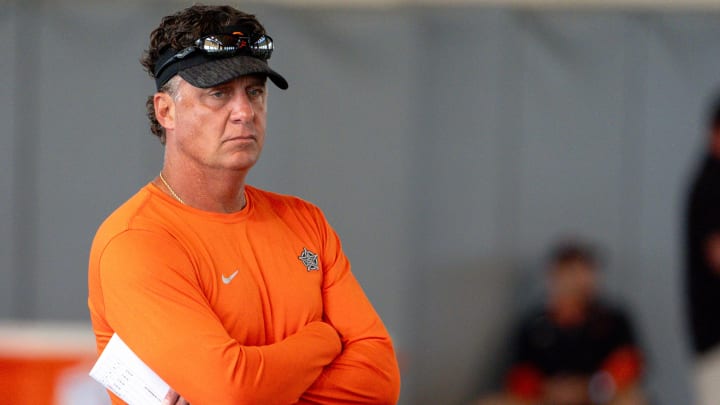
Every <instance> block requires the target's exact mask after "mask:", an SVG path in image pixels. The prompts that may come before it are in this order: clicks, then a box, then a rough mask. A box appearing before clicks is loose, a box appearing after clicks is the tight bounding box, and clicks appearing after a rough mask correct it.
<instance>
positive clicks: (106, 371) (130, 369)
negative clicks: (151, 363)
mask: <svg viewBox="0 0 720 405" xmlns="http://www.w3.org/2000/svg"><path fill="white" fill-rule="evenodd" d="M90 377H92V378H94V379H95V380H96V381H97V382H99V383H100V384H102V385H103V386H105V388H107V389H109V390H110V391H112V393H113V394H115V395H117V396H118V397H120V399H122V400H123V401H125V402H127V403H128V405H156V404H157V405H160V403H161V402H162V400H163V398H165V395H166V394H167V392H168V390H169V389H170V387H169V386H168V385H167V383H165V381H163V380H162V378H160V376H158V375H157V374H155V372H154V371H152V370H151V369H150V367H148V366H147V365H146V364H145V363H143V361H142V360H140V358H139V357H138V356H137V355H136V354H135V353H133V351H132V350H131V349H130V348H129V347H128V346H127V345H126V344H125V342H123V341H122V340H121V339H120V337H119V336H118V335H117V334H113V335H112V337H111V338H110V341H109V342H108V344H107V346H105V350H103V352H102V354H100V357H99V358H98V360H97V362H96V363H95V366H93V368H92V370H90Z"/></svg>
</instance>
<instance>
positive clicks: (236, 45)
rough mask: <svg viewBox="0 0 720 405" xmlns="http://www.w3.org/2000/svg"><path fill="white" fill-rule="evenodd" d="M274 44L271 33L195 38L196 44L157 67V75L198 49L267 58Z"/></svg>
mask: <svg viewBox="0 0 720 405" xmlns="http://www.w3.org/2000/svg"><path fill="white" fill-rule="evenodd" d="M273 49H274V46H273V40H272V38H270V36H269V35H261V36H260V37H258V38H257V39H255V40H253V39H252V38H250V37H246V36H242V35H239V34H214V35H207V36H204V37H202V38H199V39H197V40H195V45H194V46H189V47H187V48H185V49H183V50H181V51H180V52H178V53H176V54H175V55H173V56H172V57H170V58H169V59H168V60H166V61H165V62H163V63H162V64H161V65H160V66H158V68H157V69H155V77H159V76H160V73H161V72H162V71H163V69H165V68H166V67H168V66H169V65H171V64H172V63H174V62H176V61H178V60H182V59H184V58H185V57H187V56H188V55H191V54H193V53H194V52H196V51H202V52H205V53H206V54H208V55H211V56H221V57H222V56H232V55H249V56H253V57H255V58H259V59H263V60H267V59H270V56H272V52H273Z"/></svg>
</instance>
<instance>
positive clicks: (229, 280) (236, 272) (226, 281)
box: [222, 270, 238, 284]
mask: <svg viewBox="0 0 720 405" xmlns="http://www.w3.org/2000/svg"><path fill="white" fill-rule="evenodd" d="M237 274H238V270H235V273H233V274H231V275H230V277H225V275H224V274H223V275H222V280H223V283H225V284H230V282H231V281H232V280H233V279H234V278H235V276H237Z"/></svg>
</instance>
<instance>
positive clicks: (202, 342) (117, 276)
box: [100, 231, 341, 405]
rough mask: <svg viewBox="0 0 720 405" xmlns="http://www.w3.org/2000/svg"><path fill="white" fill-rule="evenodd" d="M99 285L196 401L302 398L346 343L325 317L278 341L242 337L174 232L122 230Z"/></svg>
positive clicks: (139, 340)
mask: <svg viewBox="0 0 720 405" xmlns="http://www.w3.org/2000/svg"><path fill="white" fill-rule="evenodd" d="M100 286H101V291H102V296H103V303H104V308H103V311H104V315H105V320H106V321H107V323H108V324H109V325H110V327H112V329H113V330H114V331H115V333H117V334H118V335H119V336H120V337H121V338H122V339H123V340H124V341H125V342H126V343H127V344H128V346H129V347H130V348H131V349H132V350H133V351H135V353H136V354H137V355H138V356H139V357H140V358H141V359H142V360H143V361H144V362H145V363H146V364H148V366H149V367H150V368H152V369H153V370H154V371H155V372H156V373H157V374H158V375H160V377H162V378H163V379H164V380H165V381H166V382H167V383H168V384H169V385H170V386H171V387H172V388H173V389H175V390H176V391H177V392H178V393H180V394H181V395H182V396H183V397H184V398H186V399H187V400H189V402H190V403H192V404H193V405H203V404H212V405H225V404H227V405H231V404H232V405H235V404H238V403H262V404H290V403H293V402H296V401H297V400H298V399H299V398H300V396H301V395H302V393H303V392H305V391H306V390H307V388H308V387H310V385H311V384H313V382H314V381H316V380H317V378H318V376H319V375H320V374H321V373H322V370H323V368H324V367H325V366H326V365H328V364H329V363H330V362H331V361H332V360H333V359H334V358H335V357H336V356H337V355H338V353H339V352H340V350H341V345H340V340H339V338H338V334H337V332H336V331H335V330H334V328H333V327H331V326H330V325H328V324H327V323H324V322H313V323H310V324H308V325H306V326H305V327H303V328H302V329H300V330H299V331H298V332H297V333H296V334H294V335H291V336H289V337H287V338H286V339H285V340H282V341H280V342H277V343H275V344H271V345H266V346H243V345H241V344H240V343H239V342H238V341H236V340H234V339H233V338H231V337H230V336H229V335H228V334H227V332H226V331H225V329H224V328H223V326H222V324H221V322H220V320H219V319H218V317H217V316H216V315H215V313H214V312H213V311H212V308H211V307H210V305H209V303H208V301H207V299H206V298H205V295H204V294H203V291H202V288H201V285H200V281H199V279H198V277H197V274H196V273H195V270H194V267H193V266H192V260H191V259H190V258H189V257H188V256H187V254H186V253H185V251H184V250H183V249H182V248H181V246H180V245H179V242H177V241H175V240H174V239H173V238H172V237H170V236H169V235H162V234H159V233H156V232H150V231H126V232H124V233H122V234H120V235H118V236H116V237H115V238H114V239H113V240H112V241H111V242H110V243H109V244H108V245H107V246H106V248H105V249H104V251H103V253H102V256H101V259H100Z"/></svg>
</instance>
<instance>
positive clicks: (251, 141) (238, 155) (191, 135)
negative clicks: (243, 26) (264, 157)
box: [166, 75, 267, 171]
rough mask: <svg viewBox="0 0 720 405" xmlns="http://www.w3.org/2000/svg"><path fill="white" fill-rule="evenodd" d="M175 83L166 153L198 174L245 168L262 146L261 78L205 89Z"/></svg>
mask: <svg viewBox="0 0 720 405" xmlns="http://www.w3.org/2000/svg"><path fill="white" fill-rule="evenodd" d="M179 80H180V83H179V85H178V89H177V93H176V95H175V97H174V98H173V100H172V106H173V110H174V112H173V113H172V116H173V118H174V119H173V120H172V121H171V122H170V125H169V127H166V132H167V141H166V148H167V152H166V153H168V154H170V153H172V154H174V156H172V158H173V159H179V160H180V161H181V163H182V164H187V165H195V166H196V167H197V168H198V169H201V170H202V169H221V170H239V171H243V170H244V171H247V170H249V169H250V168H251V167H252V166H253V165H254V164H255V163H256V162H257V160H258V158H259V157H260V152H261V151H262V148H263V144H264V142H265V126H266V112H267V87H266V79H265V77H263V76H255V75H250V76H241V77H239V78H237V79H235V80H232V81H230V82H227V83H224V84H221V85H218V86H216V87H212V88H208V89H201V88H198V87H194V86H192V85H191V84H189V83H188V82H186V81H185V80H183V79H181V78H180V79H179Z"/></svg>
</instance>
